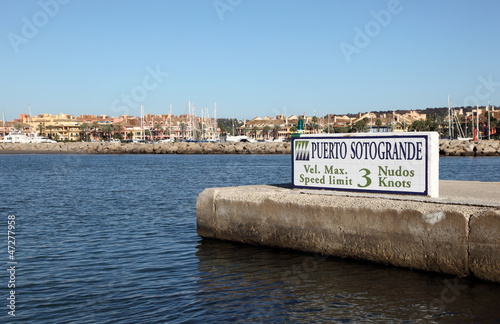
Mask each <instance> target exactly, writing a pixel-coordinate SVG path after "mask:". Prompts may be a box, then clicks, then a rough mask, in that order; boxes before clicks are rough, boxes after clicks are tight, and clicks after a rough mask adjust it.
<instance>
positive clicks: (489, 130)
mask: <svg viewBox="0 0 500 324" xmlns="http://www.w3.org/2000/svg"><path fill="white" fill-rule="evenodd" d="M490 115H491V113H490V103H489V102H488V140H490V139H491V129H490Z"/></svg>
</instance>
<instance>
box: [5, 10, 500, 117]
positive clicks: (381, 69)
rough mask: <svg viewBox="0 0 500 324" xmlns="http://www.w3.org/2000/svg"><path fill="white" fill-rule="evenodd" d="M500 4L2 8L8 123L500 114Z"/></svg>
mask: <svg viewBox="0 0 500 324" xmlns="http://www.w3.org/2000/svg"><path fill="white" fill-rule="evenodd" d="M499 12H500V1H497V0H483V1H472V0H471V1H456V0H455V1H451V0H443V1H435V0H413V1H411V0H401V1H396V0H390V1H339V0H329V1H326V0H321V1H320V0H318V1H311V0H308V1H306V0H269V1H263V0H182V1H181V0H175V1H173V0H148V1H138V0H135V1H132V0H100V1H97V0H39V1H31V0H23V1H19V0H1V1H0V89H1V96H0V109H3V110H5V114H6V119H8V120H10V119H13V118H17V116H18V115H19V113H27V112H28V104H31V111H32V113H33V114H35V115H37V114H42V113H52V114H58V113H61V112H62V113H68V114H74V115H80V114H95V115H100V114H105V115H112V116H116V115H121V114H130V115H139V113H140V105H144V109H145V111H146V113H153V114H165V113H168V112H169V106H170V104H172V106H173V113H174V114H183V113H185V112H186V104H187V102H188V100H191V101H192V102H193V103H194V105H195V106H196V109H197V113H198V114H200V112H201V110H202V109H203V108H204V107H208V109H209V111H210V113H212V112H213V109H214V103H217V109H218V110H217V113H218V115H219V116H220V117H231V116H235V117H237V118H253V117H254V116H257V115H259V116H261V117H263V116H266V115H269V116H275V115H277V114H280V113H283V114H285V115H291V114H301V113H304V112H305V113H306V114H308V115H313V114H314V113H316V114H317V115H324V114H326V113H333V114H346V113H357V112H366V111H371V110H392V109H425V108H432V107H444V106H447V96H448V95H450V97H451V99H452V101H453V102H454V106H462V105H464V104H475V103H479V104H480V105H486V104H487V103H488V102H491V104H493V105H499V104H500V64H499V62H500V60H499V59H500V42H499V38H500V18H499V16H498V13H499Z"/></svg>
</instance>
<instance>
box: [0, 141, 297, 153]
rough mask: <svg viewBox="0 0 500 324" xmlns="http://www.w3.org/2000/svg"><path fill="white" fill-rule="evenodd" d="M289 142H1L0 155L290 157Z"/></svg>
mask: <svg viewBox="0 0 500 324" xmlns="http://www.w3.org/2000/svg"><path fill="white" fill-rule="evenodd" d="M290 151H291V145H290V143H193V142H191V143H188V142H176V143H161V144H131V143H127V144H120V143H105V142H99V143H57V144H47V143H40V144H34V143H0V153H14V154H15V153H17V154H29V153H36V154H290Z"/></svg>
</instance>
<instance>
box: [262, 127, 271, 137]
mask: <svg viewBox="0 0 500 324" xmlns="http://www.w3.org/2000/svg"><path fill="white" fill-rule="evenodd" d="M270 130H271V126H269V125H266V126H264V129H263V131H264V134H266V137H267V138H269V131H270Z"/></svg>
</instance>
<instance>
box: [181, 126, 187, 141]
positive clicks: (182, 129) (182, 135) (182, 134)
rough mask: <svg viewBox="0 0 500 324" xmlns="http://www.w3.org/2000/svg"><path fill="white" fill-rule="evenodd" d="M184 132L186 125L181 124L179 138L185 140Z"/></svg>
mask: <svg viewBox="0 0 500 324" xmlns="http://www.w3.org/2000/svg"><path fill="white" fill-rule="evenodd" d="M185 130H186V125H185V124H184V123H182V124H181V137H182V138H185V134H184V131H185Z"/></svg>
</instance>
